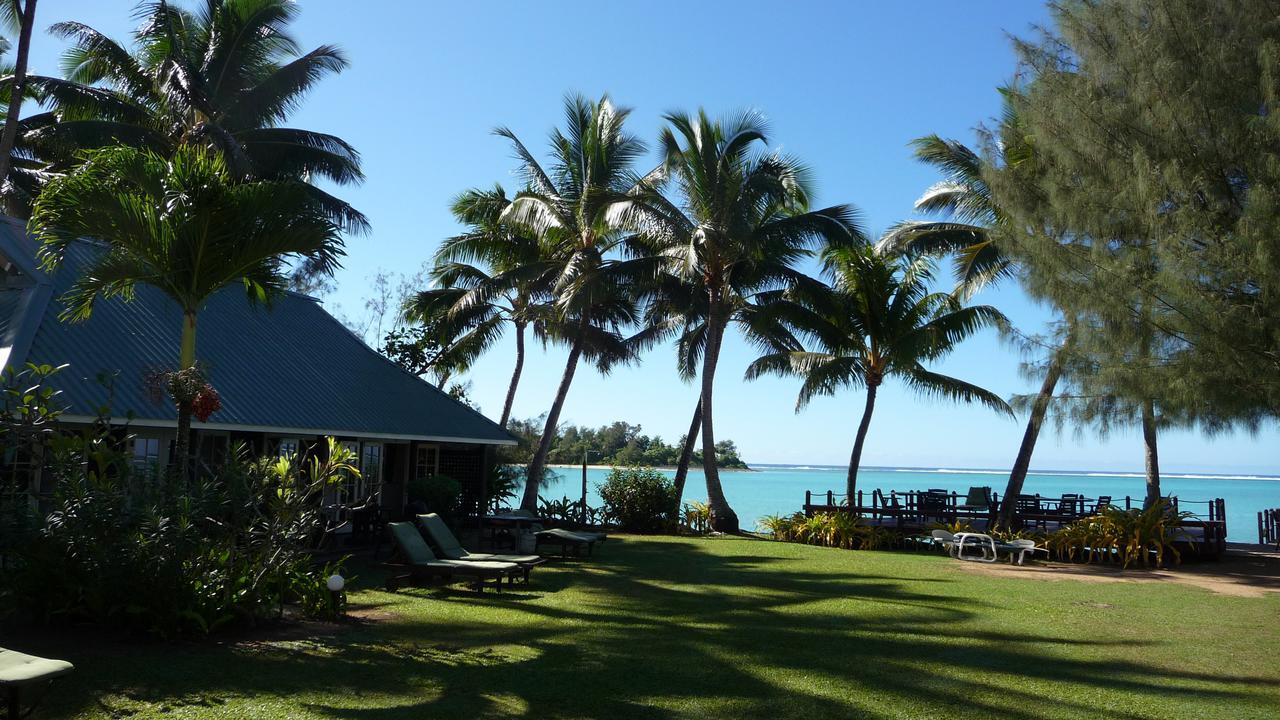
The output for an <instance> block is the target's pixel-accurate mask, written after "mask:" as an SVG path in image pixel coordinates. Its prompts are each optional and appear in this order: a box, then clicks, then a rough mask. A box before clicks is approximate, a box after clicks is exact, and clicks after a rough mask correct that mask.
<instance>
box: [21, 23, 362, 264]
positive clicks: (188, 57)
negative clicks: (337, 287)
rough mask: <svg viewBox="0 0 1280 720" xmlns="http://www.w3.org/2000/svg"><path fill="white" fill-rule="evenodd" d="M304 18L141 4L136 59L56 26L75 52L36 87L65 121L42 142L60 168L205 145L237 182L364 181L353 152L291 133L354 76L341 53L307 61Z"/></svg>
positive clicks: (103, 39) (328, 138) (355, 224)
mask: <svg viewBox="0 0 1280 720" xmlns="http://www.w3.org/2000/svg"><path fill="white" fill-rule="evenodd" d="M297 13H298V6H297V5H296V4H295V3H293V2H290V1H289V0H209V1H208V2H206V3H202V4H201V6H200V9H199V10H198V11H195V12H191V11H187V10H185V9H182V8H176V7H173V6H172V5H170V4H169V3H168V2H165V0H160V1H159V2H154V3H144V4H141V5H139V8H138V14H139V16H140V19H141V23H140V25H139V26H138V29H137V30H136V31H135V32H134V38H133V39H134V44H135V48H134V49H133V50H132V51H130V50H128V49H126V48H125V46H123V45H121V44H120V43H117V42H116V41H114V40H112V39H111V38H109V37H107V36H106V35H104V34H102V33H100V32H98V31H97V30H95V29H93V28H92V27H89V26H88V25H85V24H83V23H78V22H62V23H57V24H55V25H53V26H52V27H51V28H50V32H52V33H53V34H54V35H56V36H58V37H60V38H62V39H64V40H68V41H70V42H71V43H72V47H71V49H70V50H68V51H67V53H66V54H65V55H64V57H63V69H64V73H65V76H66V77H65V79H63V78H53V77H44V76H31V77H30V78H29V79H28V80H29V82H30V84H31V85H32V86H33V88H35V89H36V90H38V91H39V92H41V93H42V94H43V96H44V97H45V98H46V99H47V101H48V102H50V103H51V104H52V106H53V108H54V115H55V116H56V120H57V121H56V122H54V123H52V124H50V125H49V126H48V127H45V128H43V129H41V130H40V139H41V141H42V142H43V143H44V144H45V145H46V146H50V147H58V148H60V149H61V153H60V155H61V162H63V163H69V162H72V161H73V158H74V155H75V152H76V151H79V150H84V149H89V148H98V147H104V146H108V145H115V144H126V145H131V146H133V147H137V148H142V149H147V150H150V151H152V152H155V153H158V154H160V155H165V156H168V155H171V154H173V153H174V152H176V151H177V149H178V148H180V147H182V146H186V145H196V146H200V147H206V148H211V149H214V150H216V151H218V152H219V153H221V154H222V155H223V161H224V163H225V164H226V167H227V171H228V172H229V173H230V174H231V176H232V177H235V178H241V179H244V178H256V179H264V180H265V179H269V180H284V179H293V180H304V181H306V182H308V183H310V182H311V180H312V179H313V178H323V179H325V180H328V181H331V182H334V183H337V184H339V185H345V184H349V183H357V182H360V181H361V180H363V175H362V173H361V171H360V156H359V154H358V153H357V152H356V151H355V149H354V148H352V147H351V145H349V144H348V143H347V142H345V141H344V140H342V139H341V138H339V137H336V136H334V135H329V134H325V133H320V132H315V131H311V130H304V129H299V128H291V127H284V126H282V124H283V123H284V122H285V121H286V120H287V119H288V116H289V113H290V112H291V111H292V110H293V109H294V108H295V107H297V105H298V104H299V103H300V102H301V100H302V97H303V96H304V95H305V94H306V92H307V91H308V90H310V89H311V87H312V86H314V85H315V84H316V83H317V82H319V81H320V80H321V79H323V78H324V77H326V76H328V75H331V74H334V73H337V72H340V71H342V70H343V69H344V68H345V67H346V66H347V60H346V58H345V57H344V56H343V54H342V52H341V51H340V50H338V48H336V47H334V46H332V45H321V46H319V47H317V48H315V49H313V50H311V51H310V52H306V53H303V52H301V48H300V47H299V45H298V43H297V41H296V40H294V38H293V37H292V36H291V35H290V34H289V32H288V26H289V24H290V23H291V22H292V21H293V20H294V18H295V17H296V16H297ZM305 189H306V190H307V191H308V192H310V193H311V194H312V195H313V197H314V198H315V199H316V201H317V202H318V203H319V204H320V206H321V207H323V208H325V209H326V210H327V211H328V212H329V213H330V214H331V216H332V217H333V219H334V220H335V222H337V223H339V224H340V225H341V226H342V227H343V229H345V230H347V231H363V230H365V229H367V220H366V219H365V217H364V216H363V215H362V214H360V213H359V212H358V211H356V210H355V209H354V208H352V207H351V206H350V205H349V204H347V203H345V202H343V201H342V200H339V199H338V198H336V197H334V196H332V195H330V194H329V193H327V192H325V191H323V190H321V189H320V188H319V187H316V186H315V185H310V184H309V185H307V186H306V188H305ZM313 269H315V270H318V271H319V270H322V268H319V267H316V268H313Z"/></svg>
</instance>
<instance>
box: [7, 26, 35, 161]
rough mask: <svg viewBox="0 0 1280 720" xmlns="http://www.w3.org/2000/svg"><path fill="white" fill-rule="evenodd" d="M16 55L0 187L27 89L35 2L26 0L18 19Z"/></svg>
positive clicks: (15, 139) (11, 153)
mask: <svg viewBox="0 0 1280 720" xmlns="http://www.w3.org/2000/svg"><path fill="white" fill-rule="evenodd" d="M20 21H21V23H22V28H21V30H20V31H19V33H18V55H17V58H16V59H15V61H14V64H13V86H12V87H10V89H9V111H8V114H7V115H6V116H5V119H4V132H3V133H2V134H0V186H3V185H4V184H5V183H7V182H8V181H9V170H10V169H12V164H13V145H14V143H15V142H17V139H18V116H19V115H21V114H22V94H23V91H25V90H26V87H27V58H28V56H30V54H31V29H32V26H34V25H35V22H36V0H27V1H26V3H25V4H24V5H23V6H22V15H21V17H20Z"/></svg>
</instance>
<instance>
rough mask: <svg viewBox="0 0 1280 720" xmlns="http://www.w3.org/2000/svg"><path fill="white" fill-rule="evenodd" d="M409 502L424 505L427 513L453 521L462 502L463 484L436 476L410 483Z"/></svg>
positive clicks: (408, 490) (407, 490)
mask: <svg viewBox="0 0 1280 720" xmlns="http://www.w3.org/2000/svg"><path fill="white" fill-rule="evenodd" d="M405 490H406V492H407V494H408V496H409V502H411V503H422V505H423V506H424V507H425V508H426V510H427V512H433V513H435V514H437V515H439V516H441V517H443V518H446V519H451V518H453V516H454V515H456V514H457V512H458V506H459V504H460V503H461V502H462V484H461V483H459V482H458V481H457V480H454V479H453V478H451V477H449V476H448V475H440V474H435V475H431V476H429V477H418V478H414V479H413V480H410V481H409V485H408V487H407V488H405Z"/></svg>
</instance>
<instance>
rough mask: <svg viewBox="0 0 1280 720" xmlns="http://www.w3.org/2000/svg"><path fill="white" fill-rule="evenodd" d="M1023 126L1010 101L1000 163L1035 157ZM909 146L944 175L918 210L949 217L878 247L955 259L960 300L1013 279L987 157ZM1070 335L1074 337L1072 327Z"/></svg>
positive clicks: (1057, 370)
mask: <svg viewBox="0 0 1280 720" xmlns="http://www.w3.org/2000/svg"><path fill="white" fill-rule="evenodd" d="M1006 92H1012V91H1006ZM1019 127H1020V125H1019V122H1018V117H1017V114H1016V113H1015V111H1014V110H1013V106H1012V105H1011V104H1008V103H1006V106H1005V113H1004V116H1003V117H1002V118H1001V122H1000V129H1001V138H1002V140H1003V142H1002V143H1001V145H1000V146H999V152H1000V154H1001V157H1000V159H999V162H1000V163H1001V164H1004V165H1010V166H1019V165H1022V166H1025V165H1026V164H1028V161H1029V160H1030V159H1031V158H1032V157H1033V155H1032V149H1031V147H1030V146H1029V145H1028V144H1026V143H1023V142H1020V141H1019V138H1021V137H1022V135H1021V134H1020V133H1019V131H1018V128H1019ZM912 146H913V147H914V151H915V156H916V159H917V160H919V161H921V162H923V163H925V164H927V165H931V166H933V167H935V168H937V169H938V170H940V171H941V172H942V174H943V177H944V179H943V180H942V181H941V182H938V183H936V184H934V185H933V186H931V187H930V188H929V189H928V190H926V191H925V193H924V194H923V195H922V196H921V197H920V199H919V200H917V201H916V205H915V206H916V210H918V211H921V212H928V213H935V214H939V215H942V216H945V217H946V218H947V219H945V220H941V221H908V222H904V223H900V224H898V225H897V226H895V227H894V228H893V229H891V230H890V231H889V232H888V233H886V234H885V236H884V238H883V239H882V240H881V241H880V246H879V247H880V248H881V250H882V251H883V252H904V253H908V254H914V255H934V256H944V255H945V256H950V257H952V259H953V263H952V267H953V271H954V275H955V280H956V287H955V293H956V294H957V295H958V296H960V297H963V298H970V297H972V296H973V295H974V294H975V293H976V292H977V291H978V290H980V289H982V288H983V287H986V286H987V285H989V284H991V283H995V282H999V281H1002V280H1006V279H1009V278H1011V277H1013V276H1014V275H1015V274H1016V266H1015V263H1014V259H1013V257H1012V256H1011V255H1010V254H1009V253H1008V252H1006V249H1005V247H1004V245H1003V244H1002V242H1001V238H1002V237H1003V238H1004V243H1007V242H1008V238H1009V233H1011V232H1014V229H1012V228H1010V227H1009V226H1008V223H1007V222H1006V218H1005V215H1004V214H1003V213H1002V212H1001V210H1000V207H999V205H998V204H997V202H996V200H995V198H994V197H993V196H992V192H991V187H990V186H989V185H988V184H987V181H986V179H985V177H984V174H985V173H986V172H989V171H990V169H991V168H990V166H989V165H988V162H989V161H987V160H984V159H983V158H982V156H981V155H979V154H978V153H976V152H974V151H973V150H971V149H969V148H968V147H966V146H965V145H964V144H963V143H960V142H958V141H955V140H944V139H943V138H940V137H938V136H937V135H928V136H925V137H922V138H918V139H916V140H915V141H913V142H912ZM1067 335H1068V337H1069V332H1068V333H1067ZM1065 347H1066V340H1065V339H1064V340H1063V341H1062V343H1061V344H1060V345H1059V346H1058V347H1056V348H1054V349H1053V350H1051V354H1050V357H1049V362H1048V364H1047V366H1046V367H1045V373H1044V377H1043V378H1042V381H1041V384H1040V390H1039V392H1038V393H1037V394H1036V396H1035V399H1034V400H1033V401H1032V402H1031V404H1030V412H1029V415H1028V418H1027V427H1026V430H1025V431H1024V432H1023V434H1022V442H1021V444H1020V445H1019V447H1018V455H1017V457H1016V458H1015V459H1014V462H1013V467H1012V469H1011V470H1010V471H1009V480H1008V482H1007V483H1006V485H1005V491H1004V497H1005V498H1009V499H1012V498H1016V497H1018V495H1020V494H1021V493H1022V487H1023V484H1024V483H1025V482H1026V479H1027V471H1028V470H1029V469H1030V467H1031V456H1032V454H1033V453H1034V452H1035V446H1036V441H1037V439H1039V437H1040V430H1041V428H1042V427H1043V426H1044V420H1045V416H1046V414H1047V413H1048V410H1049V405H1050V402H1051V401H1052V399H1053V393H1054V391H1055V389H1056V388H1057V385H1058V382H1059V380H1061V378H1062V372H1063V357H1062V353H1063V352H1064V351H1065ZM1015 509H1016V505H1015V503H1013V502H1006V503H1004V504H1003V505H1002V506H1001V508H1000V515H999V518H998V524H999V525H1000V526H1002V527H1009V526H1010V525H1011V524H1012V522H1013V519H1014V510H1015Z"/></svg>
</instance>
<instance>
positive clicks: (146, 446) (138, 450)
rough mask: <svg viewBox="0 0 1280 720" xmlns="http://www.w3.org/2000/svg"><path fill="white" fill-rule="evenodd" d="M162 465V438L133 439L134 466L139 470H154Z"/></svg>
mask: <svg viewBox="0 0 1280 720" xmlns="http://www.w3.org/2000/svg"><path fill="white" fill-rule="evenodd" d="M159 463H160V438H153V437H135V438H134V439H133V466H134V467H136V468H139V469H148V468H153V467H155V466H156V465H158V464H159Z"/></svg>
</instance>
